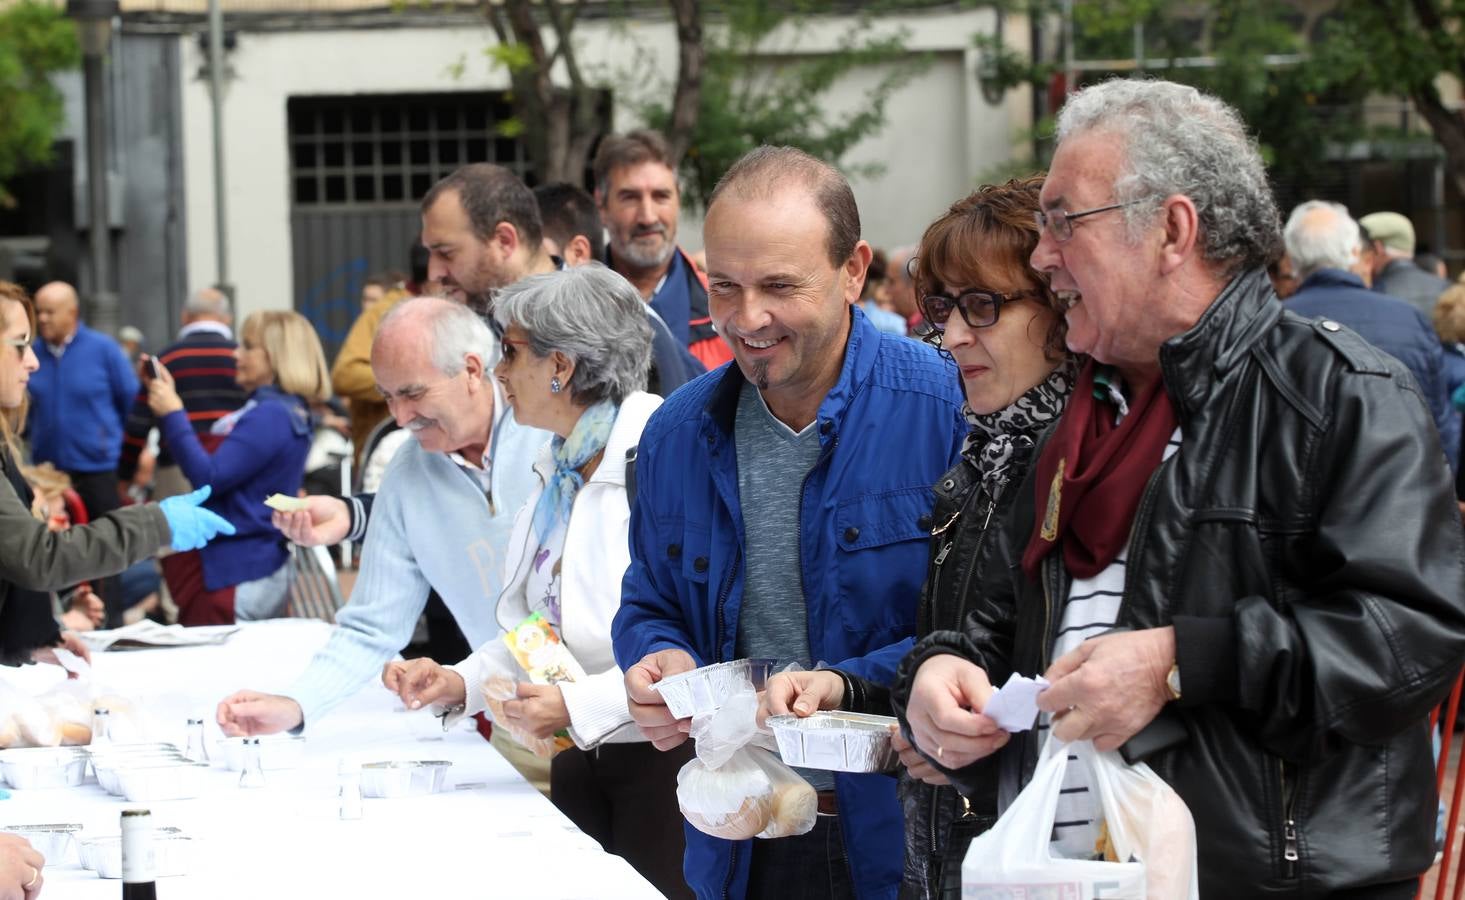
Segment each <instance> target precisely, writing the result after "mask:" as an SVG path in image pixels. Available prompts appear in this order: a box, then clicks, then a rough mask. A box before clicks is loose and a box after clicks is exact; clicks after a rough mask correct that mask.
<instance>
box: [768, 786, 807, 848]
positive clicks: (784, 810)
mask: <svg viewBox="0 0 1465 900" xmlns="http://www.w3.org/2000/svg"><path fill="white" fill-rule="evenodd" d="M818 815H819V795H818V794H817V793H816V792H815V791H814V786H813V785H811V784H809V782H807V781H805V780H804V779H802V778H799V779H797V780H796V781H788V782H781V783H779V784H778V785H777V786H776V787H774V789H773V802H772V804H770V816H769V821H768V828H767V829H766V830H764V831H763V832H761V833H760V834H759V835H758V837H763V838H781V837H791V836H793V835H796V834H807V833H808V832H809V831H810V830H811V829H813V827H814V821H815V819H816V818H817V817H818Z"/></svg>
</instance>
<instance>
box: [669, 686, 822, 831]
mask: <svg viewBox="0 0 1465 900" xmlns="http://www.w3.org/2000/svg"><path fill="white" fill-rule="evenodd" d="M690 733H691V737H692V739H693V740H695V741H696V742H697V757H696V759H693V760H691V761H690V762H688V763H687V764H686V765H685V766H682V769H681V771H680V772H678V773H677V805H678V806H680V807H681V810H682V815H684V816H686V818H687V821H688V822H690V823H692V827H694V828H696V829H697V830H698V831H701V832H703V833H704V834H710V835H712V836H713V837H720V838H724V839H727V840H734V841H736V840H746V839H748V838H752V837H761V838H780V837H790V836H792V835H796V834H806V833H808V832H809V831H810V830H812V829H813V827H814V822H815V820H816V818H817V816H818V805H819V798H818V795H817V794H816V793H815V792H814V788H813V787H812V786H811V785H810V784H809V782H807V781H805V780H804V779H803V777H802V776H800V775H799V773H797V772H795V771H794V770H793V769H791V768H789V767H788V766H787V765H785V764H784V762H783V760H781V759H779V758H778V757H776V756H774V755H773V754H772V753H770V752H768V751H767V750H763V749H760V748H759V747H757V746H754V744H755V743H757V738H758V737H759V732H758V695H757V693H756V692H755V691H754V690H753V686H752V685H751V684H748V685H746V686H743V687H739V688H738V689H737V690H735V691H733V692H732V693H731V694H730V695H729V696H728V697H727V698H726V700H725V701H724V702H723V703H722V705H721V706H720V707H719V708H718V709H717V711H716V712H713V713H709V714H707V715H701V716H695V717H694V718H693V719H692V728H691V732H690Z"/></svg>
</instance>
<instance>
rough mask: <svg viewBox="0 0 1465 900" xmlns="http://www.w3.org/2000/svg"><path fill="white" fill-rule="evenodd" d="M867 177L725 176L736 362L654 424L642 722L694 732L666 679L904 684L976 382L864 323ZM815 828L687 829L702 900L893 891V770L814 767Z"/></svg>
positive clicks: (635, 711)
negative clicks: (717, 833) (796, 668)
mask: <svg viewBox="0 0 1465 900" xmlns="http://www.w3.org/2000/svg"><path fill="white" fill-rule="evenodd" d="M859 229H860V224H859V211H858V209H857V208H856V206H855V201H854V195H853V193H852V192H851V191H850V187H849V183H848V182H847V181H846V180H845V179H844V177H843V176H842V175H841V174H840V173H839V172H838V171H837V170H836V169H834V168H833V167H831V166H829V165H828V164H826V163H823V162H820V161H818V160H815V159H814V158H812V157H810V156H808V155H806V154H804V153H802V152H800V151H797V150H792V149H789V148H775V147H763V148H760V149H758V150H755V151H753V152H752V153H750V154H748V155H747V156H745V157H743V159H742V160H740V161H739V162H738V163H737V164H736V165H734V166H733V167H732V168H731V169H730V170H729V171H728V173H727V174H726V175H725V176H724V177H723V179H722V182H721V183H720V184H719V185H718V187H717V190H716V191H715V192H714V193H713V196H712V200H711V202H710V203H709V207H708V214H707V222H706V226H705V229H704V236H705V239H706V245H707V260H708V272H709V297H710V304H711V313H712V317H713V321H714V322H715V323H716V325H717V330H718V332H719V333H720V334H721V335H722V337H723V339H724V340H726V341H728V343H729V344H730V345H731V348H732V353H733V356H734V361H735V362H736V365H724V366H722V367H720V368H718V369H716V370H715V371H713V372H711V373H709V374H707V375H705V376H703V377H701V378H699V379H697V380H695V381H692V382H690V383H688V384H687V385H686V386H685V387H683V388H682V390H680V391H678V392H677V393H676V394H675V395H674V396H673V397H671V398H670V399H669V400H668V401H667V403H666V404H665V405H664V406H662V408H661V409H660V410H658V411H657V412H656V414H655V415H653V416H652V418H651V421H650V423H649V424H648V425H647V427H646V431H645V433H644V434H643V435H642V438H641V443H640V447H639V456H638V459H637V485H638V487H637V493H636V498H635V503H634V508H633V510H632V513H631V565H630V568H629V569H628V570H627V572H626V578H625V582H624V586H623V592H622V601H621V610H620V612H619V613H618V614H617V616H616V618H615V623H614V625H613V628H612V635H613V638H614V643H615V654H616V661H617V663H619V664H620V666H621V667H622V668H623V669H625V670H626V689H627V693H628V695H629V697H630V700H631V714H632V716H633V717H634V718H635V720H636V722H637V724H638V725H640V726H641V728H642V730H643V731H644V732H645V733H646V734H647V736H648V737H650V738H651V739H652V740H653V741H654V742H655V743H656V746H657V747H659V748H660V749H662V750H669V749H671V748H673V747H676V746H678V745H680V744H681V743H682V742H683V741H685V740H686V738H687V730H688V728H689V722H688V721H686V720H682V721H677V720H676V719H675V718H673V717H672V716H671V714H670V713H669V712H668V710H667V709H666V707H665V706H663V705H661V704H660V700H659V695H658V694H657V693H656V692H654V691H652V690H650V686H651V684H652V683H653V682H655V681H658V680H660V679H661V678H665V677H667V676H670V675H673V674H676V673H678V672H683V671H686V670H689V669H692V668H694V667H697V666H700V665H704V664H707V663H712V662H718V661H723V660H730V659H736V658H740V657H772V658H775V659H777V660H779V663H780V665H782V664H786V663H789V662H797V663H800V664H801V665H803V666H805V667H813V666H815V665H817V664H820V663H827V664H829V665H830V666H833V667H836V668H838V669H840V670H843V671H846V672H856V673H858V674H860V675H862V676H864V677H867V678H871V679H874V680H877V681H881V682H889V681H891V680H892V678H893V675H894V672H895V667H896V665H897V664H898V663H899V661H900V659H901V657H902V656H903V655H904V654H905V652H906V650H907V649H909V647H910V644H911V635H913V634H914V632H915V625H916V618H915V617H916V601H917V597H918V595H919V593H920V587H921V580H922V577H923V576H924V572H925V563H926V536H927V534H928V532H929V531H930V528H931V524H930V520H929V519H930V517H929V514H930V510H931V505H932V499H933V497H932V494H931V485H932V484H933V483H934V482H935V481H936V479H937V478H938V477H939V476H940V475H941V473H942V472H944V471H945V470H946V468H947V467H948V466H950V464H951V462H952V461H953V460H954V459H956V457H957V454H958V452H959V450H960V447H961V442H962V437H963V435H964V434H965V433H966V431H967V428H966V425H965V423H964V422H963V421H962V419H961V415H960V412H959V410H960V406H961V399H962V398H961V392H960V389H959V383H958V379H957V375H956V373H955V371H954V370H953V369H952V367H951V366H950V365H949V364H948V363H946V362H944V361H943V360H942V359H941V358H940V357H939V356H938V355H937V354H936V353H935V351H933V350H931V349H930V348H929V347H926V346H925V345H923V344H920V343H918V342H916V341H910V340H905V339H903V338H898V337H894V336H891V335H882V334H880V332H879V331H877V330H876V329H875V328H874V326H872V325H871V324H870V322H869V320H868V319H866V318H865V316H864V314H863V313H862V312H860V311H859V310H858V309H856V308H854V307H855V304H856V303H857V301H858V300H859V298H860V289H861V286H862V284H863V282H864V279H865V269H866V267H867V266H868V265H869V262H870V256H871V251H870V247H869V245H868V244H866V243H865V242H864V241H862V240H860V231H859ZM802 774H804V775H805V777H807V778H809V779H810V781H811V782H812V783H813V784H814V787H815V789H816V790H817V791H818V792H819V809H820V811H821V812H822V813H824V814H825V815H823V816H820V817H819V820H818V823H817V824H816V825H815V827H814V830H813V831H812V832H810V833H809V834H807V835H803V836H799V837H790V838H781V839H778V840H764V841H740V842H734V841H725V840H719V839H716V838H712V837H709V836H707V835H704V834H702V833H701V832H698V831H696V830H694V829H692V828H691V827H690V826H688V827H687V855H686V859H685V862H684V865H683V871H684V873H685V874H686V877H687V882H688V884H689V885H690V886H691V887H692V888H693V889H694V890H695V891H696V893H697V895H698V896H699V897H704V898H707V897H719V898H720V897H733V898H739V897H744V896H747V897H774V896H802V897H848V896H856V897H861V898H874V897H880V898H887V897H894V896H895V894H896V891H897V889H898V887H899V883H900V873H901V853H902V850H901V841H902V819H901V813H900V809H899V807H898V805H897V803H896V799H895V781H894V779H893V778H891V777H890V776H888V775H851V774H843V773H840V774H833V773H830V772H816V771H806V772H804V773H802Z"/></svg>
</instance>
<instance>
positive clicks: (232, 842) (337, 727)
mask: <svg viewBox="0 0 1465 900" xmlns="http://www.w3.org/2000/svg"><path fill="white" fill-rule="evenodd" d="M329 633H330V628H329V626H326V625H324V624H323V623H320V622H314V621H309V620H291V619H286V620H278V621H273V622H260V623H253V624H249V625H246V626H244V628H243V629H242V630H241V631H240V632H239V633H238V634H237V635H235V636H234V637H233V638H231V639H230V640H229V641H228V642H227V643H226V644H224V645H222V646H219V647H203V648H180V649H167V650H143V651H128V652H111V653H99V654H96V655H95V656H94V657H93V660H94V671H93V674H92V678H93V679H94V680H95V681H96V683H97V684H99V685H102V686H106V687H108V688H110V689H111V690H113V691H115V692H117V693H120V694H122V695H124V696H128V697H131V698H135V699H136V700H138V701H140V702H143V703H145V705H146V706H147V708H148V710H149V711H150V714H151V715H152V716H153V717H154V718H155V719H156V721H157V724H158V726H159V730H160V731H162V732H163V733H162V734H161V735H160V737H161V738H162V739H165V740H174V741H176V742H177V743H178V745H179V746H180V747H182V746H183V745H184V743H185V740H184V726H185V721H186V719H187V718H188V717H190V716H194V717H202V718H204V719H205V720H206V721H207V723H208V726H207V727H208V729H209V736H210V738H211V739H218V738H220V737H221V735H220V733H219V730H218V726H217V725H215V724H214V722H213V719H214V714H213V710H214V705H215V704H216V703H217V702H218V700H219V699H220V698H221V697H223V696H225V695H226V694H228V693H229V692H231V691H233V690H236V689H238V688H244V687H248V688H253V689H256V690H263V691H278V690H280V689H282V688H283V687H284V686H285V685H286V684H288V683H289V682H290V681H291V680H292V679H293V678H294V677H295V676H296V675H297V674H298V673H299V672H300V671H301V670H302V668H303V667H304V666H305V663H306V662H307V661H308V660H309V658H310V655H311V654H312V653H313V652H314V651H315V650H316V649H317V648H318V647H319V646H321V644H323V643H324V642H325V639H326V637H327V636H328V635H329ZM63 675H64V673H62V672H61V670H60V669H59V668H57V667H55V666H27V667H24V668H21V669H8V668H7V669H0V680H4V681H7V682H9V683H11V684H15V685H17V686H20V687H21V688H22V689H24V690H26V691H28V692H31V693H35V694H39V693H41V692H43V691H44V690H46V689H47V688H48V687H50V686H52V685H54V684H56V683H58V682H59V681H61V680H62V678H63ZM306 736H307V741H306V756H305V762H304V763H303V765H302V766H301V767H300V768H298V769H292V770H284V771H267V772H266V773H265V774H266V778H267V785H266V786H265V787H264V788H262V789H257V790H245V789H241V788H240V787H239V786H238V780H239V776H238V773H235V772H228V771H226V770H225V769H223V768H222V763H220V762H218V761H216V762H215V768H214V769H213V771H212V772H210V773H209V779H208V785H207V789H206V791H205V792H204V793H203V794H202V795H201V796H199V797H198V798H196V799H193V800H179V801H172V802H160V803H152V804H149V805H148V806H149V807H150V808H151V810H152V813H153V820H154V822H156V823H157V824H159V825H176V826H178V827H180V828H182V829H183V830H184V831H186V832H187V833H188V834H190V835H192V836H193V837H194V838H195V839H196V840H195V841H194V843H195V844H196V845H197V847H196V852H195V861H194V864H193V867H192V870H191V872H190V874H189V875H187V876H184V877H179V878H167V879H162V880H160V881H159V882H158V895H159V896H160V897H163V898H165V900H177V898H185V897H186V898H208V900H215V898H217V900H226V898H235V897H238V898H249V900H260V898H266V897H268V898H295V897H353V898H378V897H392V896H404V897H406V896H412V897H434V898H437V897H503V898H518V897H536V898H538V897H543V898H580V897H583V898H597V900H600V898H619V897H626V898H647V897H660V896H661V895H660V894H659V893H657V892H656V890H655V889H654V888H652V887H651V885H650V884H648V883H647V882H646V881H645V880H644V879H643V878H641V877H640V876H639V875H638V874H636V872H635V871H634V870H633V869H631V867H630V866H629V865H628V864H627V863H626V862H625V861H624V860H621V859H620V858H619V857H615V856H611V855H609V854H607V853H605V852H604V851H602V850H601V849H600V846H599V845H598V844H597V843H596V842H595V841H593V840H592V839H590V838H589V837H588V836H586V835H585V834H584V833H582V832H581V831H580V830H579V829H577V828H575V826H574V825H573V824H571V823H570V821H569V820H568V819H566V818H565V817H564V816H563V815H561V814H560V812H559V811H558V810H556V809H555V808H554V807H553V806H552V805H551V804H550V802H549V801H548V800H546V799H544V798H543V797H542V796H540V794H539V793H538V792H537V791H535V790H534V789H533V788H532V787H530V786H529V785H528V784H527V783H526V782H525V781H524V780H523V779H522V778H520V777H519V775H518V773H516V772H515V771H514V770H513V769H512V768H510V766H509V764H508V763H506V762H505V761H504V760H503V758H502V757H500V756H499V755H498V753H497V752H495V751H494V750H493V748H492V747H491V746H490V745H489V744H488V742H486V741H484V740H483V739H482V738H481V737H479V736H478V734H477V733H476V732H475V731H473V730H472V728H471V723H463V724H462V726H461V727H460V729H458V730H455V731H453V732H451V733H448V734H444V733H443V732H442V730H441V727H440V726H439V725H438V724H437V720H435V719H432V718H430V717H429V716H428V715H427V714H426V713H423V712H417V713H409V712H405V711H402V710H401V704H400V703H399V702H398V701H397V699H396V698H395V697H394V696H392V695H391V694H389V693H388V692H387V691H386V690H385V689H384V688H382V687H381V685H380V683H379V682H372V683H370V684H368V685H367V686H366V687H364V688H363V689H362V690H361V691H360V692H359V693H357V694H356V695H355V696H354V697H352V698H351V699H350V700H348V701H347V702H346V703H344V704H342V705H341V706H340V707H337V708H336V709H335V710H334V711H333V712H331V713H330V714H329V715H328V716H326V717H325V718H324V719H322V721H320V722H319V723H312V725H311V727H310V728H309V729H308V730H307V732H306ZM217 755H222V754H217ZM343 758H349V759H352V760H355V761H359V762H370V761H373V760H387V759H403V760H406V759H445V760H450V761H452V763H453V767H452V769H451V770H450V771H449V775H448V783H449V789H448V790H446V791H445V792H443V793H439V794H435V795H432V796H428V797H416V798H407V799H397V800H376V799H368V800H366V801H364V806H365V814H364V817H363V818H362V819H361V820H359V821H341V820H340V819H339V818H338V816H337V803H336V790H337V788H336V768H337V765H338V763H339V762H340V761H341V760H342V759H343ZM141 805H142V804H131V803H127V802H126V801H124V800H123V799H121V798H118V797H111V796H109V795H107V794H106V793H104V792H103V791H102V790H101V788H99V787H97V786H96V785H95V784H94V783H93V784H88V785H85V786H82V787H77V788H69V789H64V790H45V791H42V790H32V791H13V792H12V796H11V798H10V799H9V800H4V801H0V824H7V825H14V824H22V823H32V824H34V823H68V822H75V823H80V824H81V825H83V826H84V827H85V831H84V832H83V834H85V835H103V834H116V833H118V829H119V824H118V822H119V815H120V813H121V811H122V810H123V809H125V808H131V807H135V806H141ZM45 874H46V885H45V890H44V891H43V892H42V895H41V896H42V897H43V898H44V900H82V898H108V900H110V898H114V897H116V896H117V895H118V894H119V893H120V890H121V889H120V887H119V883H118V882H116V881H104V880H102V879H100V878H98V877H97V876H96V875H95V874H93V873H91V872H89V871H86V870H84V869H82V868H81V867H80V866H79V865H78V864H77V862H76V860H74V859H73V860H70V861H66V862H60V861H55V862H52V863H50V864H48V865H47V866H46V872H45Z"/></svg>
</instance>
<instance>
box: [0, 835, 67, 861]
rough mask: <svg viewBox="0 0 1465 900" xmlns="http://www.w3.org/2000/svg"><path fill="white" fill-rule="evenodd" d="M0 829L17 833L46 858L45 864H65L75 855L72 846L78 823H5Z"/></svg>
mask: <svg viewBox="0 0 1465 900" xmlns="http://www.w3.org/2000/svg"><path fill="white" fill-rule="evenodd" d="M0 831H5V832H9V833H10V834H18V835H20V836H21V837H23V838H25V839H26V840H28V841H30V842H31V846H32V847H34V848H35V849H36V852H38V853H40V854H41V855H42V856H44V857H45V858H46V865H48V866H49V865H66V864H67V863H68V862H70V861H71V860H73V859H75V858H76V857H75V856H73V847H74V846H75V844H76V834H77V832H79V831H81V826H80V825H5V826H0Z"/></svg>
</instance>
